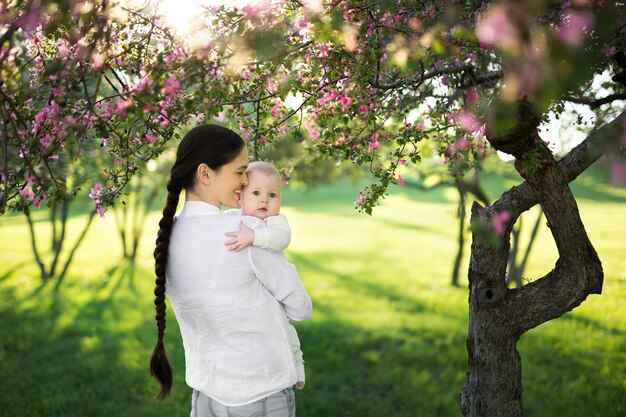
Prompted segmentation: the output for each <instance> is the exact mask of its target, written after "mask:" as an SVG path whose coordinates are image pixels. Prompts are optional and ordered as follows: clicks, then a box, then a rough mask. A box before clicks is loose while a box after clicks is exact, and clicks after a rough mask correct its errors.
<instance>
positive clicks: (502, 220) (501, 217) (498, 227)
mask: <svg viewBox="0 0 626 417" xmlns="http://www.w3.org/2000/svg"><path fill="white" fill-rule="evenodd" d="M510 218H511V214H510V213H509V212H508V211H507V210H503V211H501V212H495V213H493V214H492V215H491V227H492V228H493V231H494V232H496V233H497V234H498V235H500V236H502V235H503V234H504V231H505V228H506V222H508V221H509V219H510Z"/></svg>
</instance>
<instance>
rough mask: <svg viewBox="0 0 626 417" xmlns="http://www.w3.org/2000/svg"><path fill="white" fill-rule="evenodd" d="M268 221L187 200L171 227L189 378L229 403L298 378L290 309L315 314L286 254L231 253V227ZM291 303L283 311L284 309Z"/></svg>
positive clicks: (300, 315)
mask: <svg viewBox="0 0 626 417" xmlns="http://www.w3.org/2000/svg"><path fill="white" fill-rule="evenodd" d="M240 220H242V221H243V222H244V223H245V224H246V225H247V226H248V227H263V224H259V223H262V222H261V221H260V220H259V219H256V218H254V217H249V216H241V217H237V216H229V215H227V214H224V213H222V212H220V210H219V209H218V208H217V207H215V206H212V205H210V204H208V203H205V202H197V201H187V202H185V205H184V208H183V211H182V213H181V214H180V216H179V217H178V218H177V220H176V222H175V223H174V226H173V229H172V235H171V238H170V250H169V257H168V264H167V279H166V291H167V295H168V297H169V299H170V302H171V304H172V308H173V309H174V314H175V315H176V319H177V320H178V323H179V325H180V331H181V334H182V338H183V344H184V348H185V368H186V371H185V378H186V381H187V384H188V385H189V386H190V387H192V388H194V389H196V390H198V391H200V392H202V393H204V394H205V395H207V396H209V397H211V398H213V399H215V400H217V401H219V402H220V403H222V404H224V405H227V406H237V405H244V404H249V403H251V402H254V401H257V400H259V399H261V398H264V397H267V396H268V395H271V394H273V393H276V392H279V391H281V390H283V389H285V388H287V387H290V386H292V385H293V384H294V383H295V382H296V371H295V366H294V360H293V354H292V352H291V345H290V342H289V340H288V338H287V334H286V326H285V313H286V314H287V317H288V318H289V319H290V320H295V321H299V320H305V319H307V318H308V317H309V315H310V314H311V308H312V305H311V299H310V298H309V295H308V294H307V292H306V290H305V289H304V286H303V285H302V282H301V281H300V278H299V276H298V273H297V271H296V268H295V267H294V266H293V265H291V264H290V263H288V262H287V260H286V259H285V257H284V255H283V254H281V253H276V252H270V251H267V250H263V249H259V248H255V247H252V246H251V247H248V248H246V249H244V250H243V251H241V252H231V251H229V250H228V248H227V247H226V245H225V242H226V240H227V237H226V236H225V233H226V232H230V231H233V230H238V225H239V221H240ZM283 309H284V310H283Z"/></svg>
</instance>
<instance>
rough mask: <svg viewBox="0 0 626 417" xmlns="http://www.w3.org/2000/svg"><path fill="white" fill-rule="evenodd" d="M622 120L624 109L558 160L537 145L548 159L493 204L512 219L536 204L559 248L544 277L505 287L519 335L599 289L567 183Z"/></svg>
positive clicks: (596, 266)
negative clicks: (557, 255)
mask: <svg viewBox="0 0 626 417" xmlns="http://www.w3.org/2000/svg"><path fill="white" fill-rule="evenodd" d="M625 121H626V112H623V113H622V114H621V115H620V116H619V117H617V118H616V119H615V120H613V121H612V122H611V123H608V124H606V125H604V126H602V127H601V128H599V129H597V130H596V131H594V132H592V133H591V134H590V135H589V136H588V137H587V139H585V141H583V142H582V143H581V144H580V145H578V146H577V147H576V148H574V149H573V150H572V151H570V153H569V154H568V155H567V156H566V157H565V158H563V159H562V160H561V161H559V162H558V163H556V161H554V159H552V157H551V155H550V153H549V151H548V150H547V149H545V148H540V151H539V152H540V153H541V156H540V157H541V158H547V160H548V163H547V164H546V165H545V166H544V167H543V168H541V169H539V170H537V171H536V172H534V173H532V174H525V175H526V177H527V181H526V182H525V183H523V184H522V185H520V186H518V187H514V188H513V189H511V190H510V191H508V192H507V193H505V194H503V196H502V197H501V198H500V199H499V200H498V201H497V202H496V203H495V204H494V205H493V209H494V210H496V211H499V210H505V209H508V210H510V212H511V218H512V220H511V223H510V224H513V223H514V222H515V219H516V218H517V217H518V216H519V214H521V212H523V211H526V210H528V209H529V208H530V207H532V206H534V205H535V204H537V203H540V204H541V207H542V209H543V211H544V213H545V216H546V218H547V220H548V224H549V227H550V229H551V232H552V235H553V237H554V240H555V243H556V245H557V249H558V252H559V259H558V260H557V262H556V266H555V269H553V270H552V271H550V272H549V273H548V274H547V275H546V276H545V277H543V278H541V279H539V280H537V281H534V282H531V283H530V284H527V285H526V286H524V287H522V288H521V289H512V290H508V292H507V299H508V304H507V310H508V313H509V314H510V315H508V317H511V320H512V325H513V326H514V327H515V329H516V331H517V332H518V334H520V335H521V334H523V333H524V332H526V331H527V330H529V329H531V328H533V327H536V326H538V325H540V324H541V323H544V322H546V321H548V320H551V319H553V318H556V317H559V316H561V315H562V314H564V313H566V312H567V311H570V310H572V309H573V308H575V307H576V306H578V305H579V304H580V303H582V302H583V301H584V300H585V299H586V298H587V296H588V295H589V294H594V293H596V294H599V293H600V292H601V291H602V282H603V272H602V265H601V262H600V259H599V258H598V255H597V253H596V251H595V249H594V248H593V246H592V244H591V242H590V241H589V238H588V237H587V234H586V231H585V228H584V225H583V223H582V221H581V219H580V215H579V212H578V207H577V205H576V201H575V199H574V196H573V195H572V193H571V191H570V189H569V187H568V183H569V182H571V181H572V180H573V179H575V178H576V177H577V176H578V175H579V174H580V173H582V172H583V171H584V170H585V169H586V168H587V167H589V166H590V165H591V164H592V163H593V162H595V161H596V160H597V159H599V158H600V156H601V155H602V154H603V153H604V149H606V144H607V142H610V141H611V140H619V138H620V137H621V135H620V134H619V131H620V129H623V125H624V122H625ZM541 149H543V150H541ZM518 164H521V162H520V161H519V160H518V162H516V166H517V165H518ZM519 170H520V172H521V173H522V172H523V171H524V170H523V169H519ZM509 227H510V226H509Z"/></svg>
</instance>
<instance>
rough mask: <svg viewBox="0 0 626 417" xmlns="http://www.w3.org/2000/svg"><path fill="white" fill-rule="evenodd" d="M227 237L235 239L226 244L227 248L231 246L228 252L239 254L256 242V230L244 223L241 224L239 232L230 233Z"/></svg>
mask: <svg viewBox="0 0 626 417" xmlns="http://www.w3.org/2000/svg"><path fill="white" fill-rule="evenodd" d="M226 236H228V237H232V238H233V239H231V240H229V241H228V242H226V246H229V248H228V250H230V251H235V252H239V251H240V250H242V249H244V248H247V247H248V246H250V245H251V244H252V242H254V230H252V229H250V228H249V227H247V226H246V225H245V224H243V222H239V231H238V232H228V233H226Z"/></svg>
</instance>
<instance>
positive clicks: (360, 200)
mask: <svg viewBox="0 0 626 417" xmlns="http://www.w3.org/2000/svg"><path fill="white" fill-rule="evenodd" d="M364 199H365V194H363V191H359V197H358V198H357V199H356V200H354V205H355V206H357V207H358V206H360V205H361V204H363V200H364Z"/></svg>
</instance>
